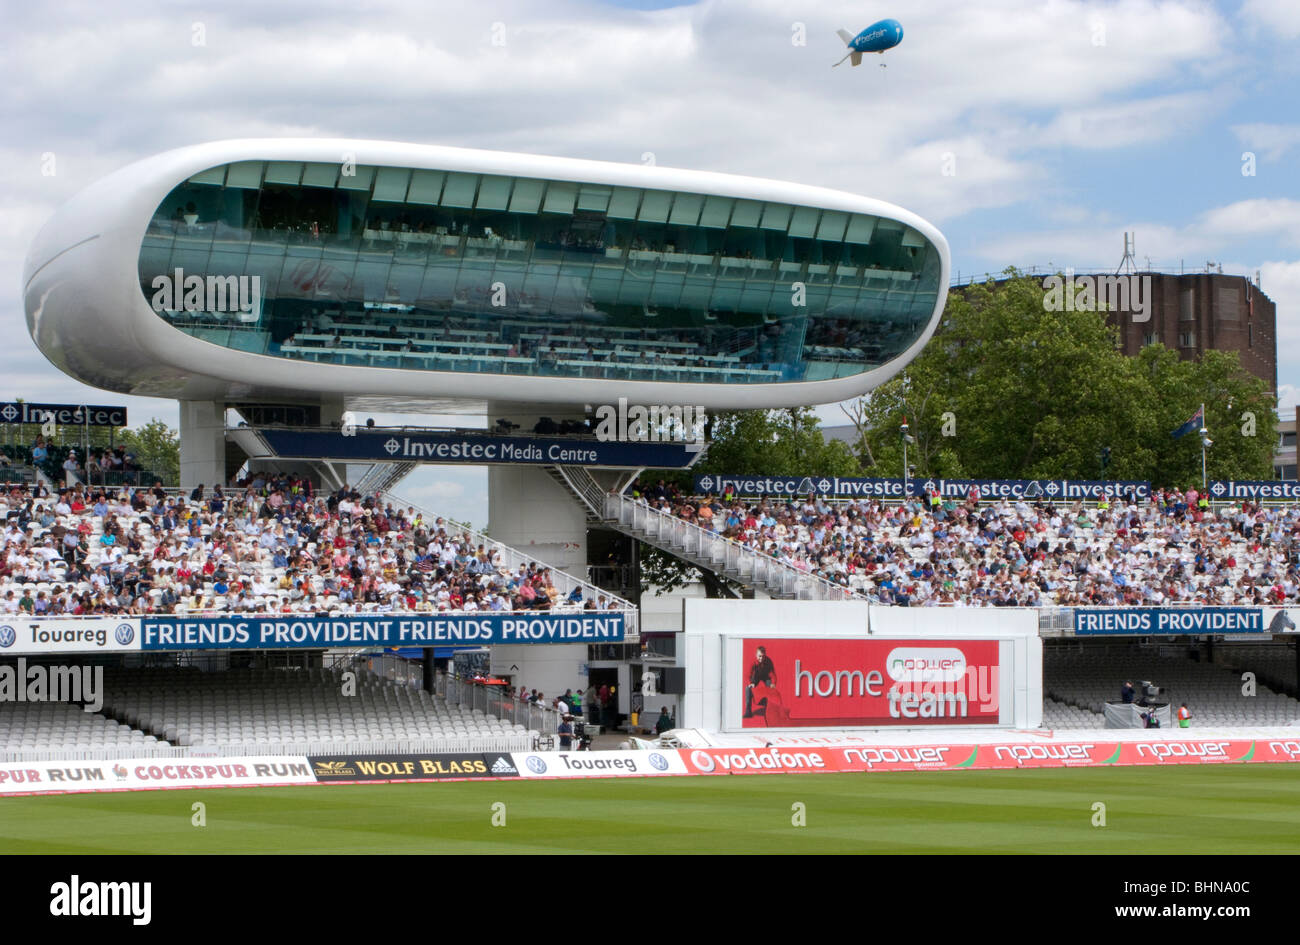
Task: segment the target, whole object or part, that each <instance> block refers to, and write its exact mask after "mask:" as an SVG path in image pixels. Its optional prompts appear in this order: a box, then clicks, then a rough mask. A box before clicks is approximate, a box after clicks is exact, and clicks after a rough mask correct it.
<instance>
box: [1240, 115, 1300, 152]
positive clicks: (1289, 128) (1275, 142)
mask: <svg viewBox="0 0 1300 945" xmlns="http://www.w3.org/2000/svg"><path fill="white" fill-rule="evenodd" d="M1232 131H1233V134H1235V135H1236V136H1237V140H1238V141H1240V142H1241V145H1242V147H1244V148H1247V149H1249V150H1253V151H1259V152H1261V153H1262V154H1263V157H1264V159H1265V160H1268V161H1278V160H1281V159H1282V157H1283V156H1284V155H1285V154H1286V153H1287V152H1288V151H1290V150H1291V149H1292V148H1293V147H1295V146H1296V145H1297V144H1300V125H1273V124H1267V123H1256V124H1249V125H1233V126H1232Z"/></svg>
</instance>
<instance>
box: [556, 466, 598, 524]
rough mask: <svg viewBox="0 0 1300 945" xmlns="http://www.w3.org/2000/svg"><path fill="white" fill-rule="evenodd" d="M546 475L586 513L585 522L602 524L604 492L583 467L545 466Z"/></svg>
mask: <svg viewBox="0 0 1300 945" xmlns="http://www.w3.org/2000/svg"><path fill="white" fill-rule="evenodd" d="M546 474H547V475H548V476H550V477H551V478H552V479H554V480H555V481H556V482H557V483H559V485H560V488H561V489H563V490H564V491H565V492H567V493H569V495H570V496H571V497H572V498H573V499H574V500H575V501H576V502H577V503H578V505H580V506H581V507H582V508H584V509H586V511H587V521H588V522H590V523H592V524H597V523H603V522H604V519H605V490H604V489H602V488H601V487H600V483H598V482H596V480H595V479H594V478H592V475H591V473H590V472H588V471H587V469H586V467H584V466H547V467H546Z"/></svg>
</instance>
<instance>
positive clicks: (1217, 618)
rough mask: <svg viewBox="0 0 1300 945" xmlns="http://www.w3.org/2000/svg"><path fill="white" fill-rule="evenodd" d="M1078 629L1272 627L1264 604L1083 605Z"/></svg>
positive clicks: (1089, 632) (1082, 632) (1084, 632)
mask: <svg viewBox="0 0 1300 945" xmlns="http://www.w3.org/2000/svg"><path fill="white" fill-rule="evenodd" d="M1283 617H1285V612H1283ZM1281 622H1282V621H1279V623H1281ZM1074 632H1075V635H1076V636H1129V635H1132V634H1139V635H1143V636H1145V635H1148V634H1149V635H1152V636H1155V635H1159V634H1171V635H1177V634H1184V633H1189V634H1203V633H1266V632H1268V626H1267V625H1266V624H1265V623H1264V610H1263V608H1260V607H1089V608H1082V607H1080V608H1077V609H1076V610H1075V611H1074Z"/></svg>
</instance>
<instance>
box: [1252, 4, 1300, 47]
mask: <svg viewBox="0 0 1300 945" xmlns="http://www.w3.org/2000/svg"><path fill="white" fill-rule="evenodd" d="M1241 17H1242V19H1244V20H1246V21H1247V22H1248V23H1250V24H1251V25H1252V26H1254V27H1257V28H1258V29H1259V30H1260V31H1261V32H1263V33H1265V34H1268V35H1271V36H1273V37H1274V38H1276V39H1282V40H1289V39H1295V38H1296V37H1298V36H1300V5H1298V4H1296V2H1295V0H1246V2H1245V3H1244V4H1243V5H1242V7H1241Z"/></svg>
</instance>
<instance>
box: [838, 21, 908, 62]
mask: <svg viewBox="0 0 1300 945" xmlns="http://www.w3.org/2000/svg"><path fill="white" fill-rule="evenodd" d="M836 32H837V33H839V35H840V39H842V40H844V43H845V45H847V46H848V47H849V51H848V52H847V53H845V55H844V59H852V60H853V64H854V65H855V66H856V65H860V64H861V63H862V54H863V53H882V52H884V51H885V50H886V49H893V48H894V47H895V46H897V45H898V44H899V43H901V42H902V41H903V24H902V23H899V22H898V20H881V21H880V22H879V23H872V24H871V25H870V26H868V27H867V28H866V29H864V30H863V31H862V32H861V33H859V34H858V35H857V36H854V35H853V34H852V33H850V32H849V31H848V30H836ZM844 59H841V60H840V61H839V62H837V63H835V65H837V66H838V65H839V64H840V63H842V62H843V61H844ZM832 68H834V67H832Z"/></svg>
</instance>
